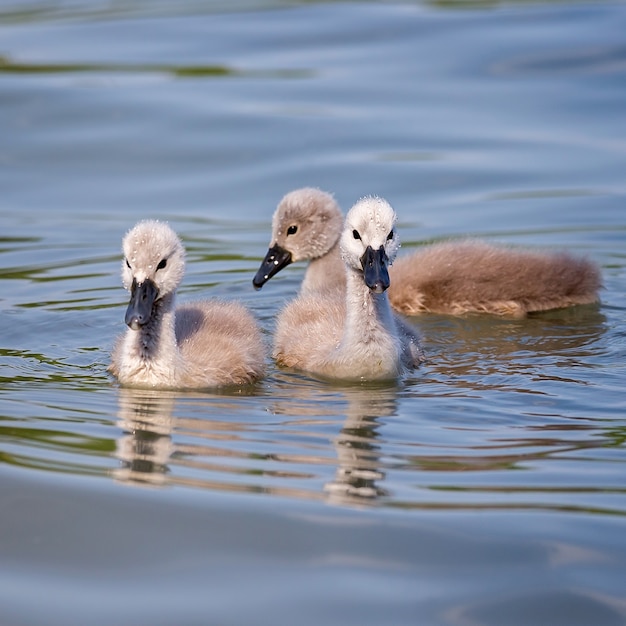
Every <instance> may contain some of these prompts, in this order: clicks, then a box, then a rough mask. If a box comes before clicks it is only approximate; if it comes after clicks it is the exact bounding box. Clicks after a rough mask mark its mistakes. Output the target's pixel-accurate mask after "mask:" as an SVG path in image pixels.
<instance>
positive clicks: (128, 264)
mask: <svg viewBox="0 0 626 626" xmlns="http://www.w3.org/2000/svg"><path fill="white" fill-rule="evenodd" d="M124 261H126V267H127V268H128V269H132V268H131V267H130V263H129V262H128V259H124Z"/></svg>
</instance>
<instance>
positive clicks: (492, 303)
mask: <svg viewBox="0 0 626 626" xmlns="http://www.w3.org/2000/svg"><path fill="white" fill-rule="evenodd" d="M340 224H341V209H340V208H339V205H338V204H337V203H336V202H335V200H334V198H333V197H332V195H330V194H328V193H326V192H324V191H321V190H319V189H313V188H303V189H297V190H295V191H292V192H290V193H288V194H287V195H286V196H285V197H284V198H283V199H282V200H281V202H280V203H279V205H278V207H277V209H276V212H275V213H274V217H273V220H272V243H271V247H270V249H269V251H268V253H267V255H266V257H265V259H264V261H263V263H262V264H261V267H260V268H259V270H258V272H257V274H256V276H255V277H254V280H253V284H254V286H255V288H256V289H260V288H261V287H262V286H263V285H264V284H265V282H267V281H268V280H269V279H270V278H271V277H272V276H274V275H275V274H276V273H278V272H279V271H280V270H281V269H282V268H283V267H286V266H287V265H289V264H290V263H292V262H295V261H307V260H308V261H310V262H309V266H308V268H307V271H306V273H305V277H304V280H303V283H302V287H301V290H300V293H303V294H304V293H308V292H311V291H319V290H321V289H329V288H330V289H344V288H345V276H344V275H343V267H342V264H341V262H340V252H339V236H340V233H341V226H340ZM389 274H390V277H391V286H390V287H389V290H388V295H389V301H390V302H391V306H392V307H393V308H394V309H396V310H397V311H399V312H401V313H404V314H405V315H418V314H420V313H427V312H430V313H446V314H452V315H461V314H464V313H490V314H494V315H508V316H513V317H524V316H525V315H526V314H527V313H531V312H536V311H547V310H550V309H558V308H563V307H569V306H573V305H577V304H590V303H593V302H597V300H598V290H599V289H600V287H601V278H600V271H599V269H598V267H597V266H596V265H595V264H594V263H592V262H591V261H589V260H587V259H584V258H580V257H575V256H572V255H571V254H568V253H565V252H555V253H545V252H532V251H522V250H515V249H510V248H505V247H503V246H494V245H491V244H488V243H485V242H481V241H475V240H466V241H450V242H445V243H439V244H433V245H430V246H427V247H425V248H423V249H421V250H418V251H416V252H414V253H412V254H410V255H406V256H403V257H400V258H399V259H397V260H396V262H395V264H394V266H393V267H392V268H390V270H389Z"/></svg>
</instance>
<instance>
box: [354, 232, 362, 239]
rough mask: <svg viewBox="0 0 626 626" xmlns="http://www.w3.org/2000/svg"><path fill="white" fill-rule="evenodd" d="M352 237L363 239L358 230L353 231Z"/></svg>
mask: <svg viewBox="0 0 626 626" xmlns="http://www.w3.org/2000/svg"><path fill="white" fill-rule="evenodd" d="M352 236H353V237H354V238H355V239H361V235H359V231H358V230H353V231H352Z"/></svg>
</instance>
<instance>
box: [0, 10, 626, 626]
mask: <svg viewBox="0 0 626 626" xmlns="http://www.w3.org/2000/svg"><path fill="white" fill-rule="evenodd" d="M624 32H626V4H625V3H623V2H606V3H603V2H554V3H551V2H545V3H541V2H539V3H534V2H533V3H505V2H503V3H495V2H494V3H473V4H472V3H445V2H430V3H421V2H404V3H402V2H397V3H380V2H351V3H342V2H319V3H318V2H307V3H290V2H272V1H267V2H266V1H260V2H229V3H221V2H200V1H197V2H192V1H184V2H178V3H169V2H168V3H165V2H154V3H142V2H131V1H130V0H127V1H124V2H116V3H109V2H93V3H91V2H89V3H87V2H80V1H78V2H71V3H69V2H68V3H52V2H50V3H47V2H37V3H34V2H33V3H31V2H20V3H17V2H7V1H4V2H0V57H1V58H0V109H1V111H2V115H0V136H1V137H2V141H1V142H0V188H1V189H2V194H1V197H0V337H1V341H0V366H1V369H0V377H1V380H0V394H1V397H2V405H1V406H2V410H1V413H0V459H1V460H2V461H3V462H2V464H0V493H1V498H2V500H1V501H2V512H1V513H0V563H1V565H0V618H1V619H0V621H2V623H6V624H20V625H21V624H29V625H31V624H32V625H37V624H46V625H53V624H59V625H64V626H66V625H67V624H79V623H80V624H93V625H99V624H112V623H114V624H119V625H122V624H137V623H145V624H163V625H165V624H173V623H176V624H188V625H192V624H249V623H252V622H255V623H262V624H264V623H267V624H295V623H297V624H303V625H307V624H311V625H313V624H315V625H318V624H322V623H323V624H353V623H354V624H356V623H358V624H382V623H388V624H398V625H400V624H446V625H447V624H450V625H463V626H465V625H475V624H480V625H490V624H493V625H500V624H504V623H506V624H508V625H516V624H523V625H526V624H567V625H568V626H570V625H576V624H585V625H587V624H602V625H613V624H616V625H617V624H623V623H624V622H625V621H626V604H625V603H624V593H623V589H624V585H623V581H624V579H625V577H626V541H625V540H624V536H625V532H624V531H625V529H626V488H625V486H624V485H625V481H624V476H625V469H626V467H625V463H626V453H625V452H626V450H625V445H626V444H625V440H626V421H625V402H624V382H625V375H626V371H625V366H624V361H625V359H624V356H625V353H626V333H625V331H624V328H625V326H624V321H625V317H626V316H625V312H626V296H625V294H626V269H625V266H626V254H625V252H624V250H625V246H624V243H625V242H626V218H625V215H626V213H625V212H624V204H625V197H626V188H625V185H624V171H626V123H625V118H624V115H623V112H624V110H625V108H624V107H625V106H626V80H625V79H626V76H625V74H626V52H625V51H626V47H625V45H624ZM305 185H307V186H318V187H321V188H323V189H326V190H329V191H331V192H333V193H334V194H335V195H336V197H337V199H338V200H339V202H340V203H341V205H342V206H343V207H344V208H346V209H347V208H348V207H349V206H350V205H351V204H352V203H353V202H355V201H356V200H357V199H358V198H359V197H360V196H362V195H365V194H368V193H375V194H379V195H381V196H384V197H386V198H387V199H388V200H389V201H390V202H391V204H392V205H393V206H394V207H395V209H396V210H397V212H398V214H399V217H400V225H399V230H400V235H401V238H402V241H403V248H402V250H401V253H402V252H404V253H406V252H408V251H411V250H413V249H416V248H418V247H420V246H423V245H427V244H428V243H430V242H433V241H439V240H444V239H449V238H456V237H464V236H468V235H469V236H478V237H484V238H486V239H488V240H491V241H498V242H502V243H506V244H509V245H512V246H524V247H527V248H531V249H544V248H547V249H569V250H572V251H574V252H575V253H577V254H582V255H585V256H588V257H589V258H591V259H593V260H594V261H596V262H597V263H598V264H599V265H600V266H601V268H602V274H603V280H604V284H605V287H604V289H603V291H602V294H601V295H602V301H601V303H600V304H599V305H592V306H586V307H577V308H574V309H570V310H564V311H555V312H551V313H545V314H541V315H535V316H532V317H530V318H529V319H525V320H502V319H494V318H488V317H481V316H469V317H464V318H454V317H448V316H436V315H429V316H422V317H419V318H412V319H411V320H410V321H411V323H412V324H413V325H414V326H415V327H416V329H417V330H418V331H419V332H420V333H421V334H422V335H423V338H424V346H425V349H426V352H427V355H428V359H427V362H426V363H425V364H424V366H423V367H422V368H421V369H420V370H419V371H417V372H415V373H414V374H412V375H411V376H409V377H407V378H406V379H404V380H402V381H399V382H398V384H396V385H372V384H368V385H350V386H345V385H330V384H327V383H324V382H321V381H317V380H315V379H312V378H310V377H307V376H304V375H301V374H296V373H293V372H289V371H282V370H279V369H278V368H276V366H275V365H274V364H273V363H272V362H271V360H269V359H268V376H267V378H266V379H264V380H263V381H262V382H260V383H259V384H258V385H256V386H254V387H253V388H250V389H245V390H241V391H239V392H237V391H234V392H233V391H228V392H226V391H224V392H219V391H215V392H213V393H210V392H203V393H179V392H159V391H137V390H135V391H133V390H125V389H120V388H119V387H118V386H117V385H116V384H115V382H114V381H113V380H111V378H110V377H109V375H108V373H107V371H106V367H107V365H108V362H109V353H110V349H111V346H112V344H113V341H114V339H115V337H116V336H117V335H118V334H119V333H120V332H122V331H123V329H124V325H123V315H124V306H125V304H124V301H125V297H126V294H125V292H124V291H123V289H122V287H121V284H120V279H119V268H120V261H121V258H120V246H121V239H122V236H123V235H124V233H125V232H126V231H127V230H128V229H129V228H130V227H131V226H132V225H133V224H134V223H135V222H136V221H137V220H139V219H143V218H148V217H149V218H158V219H164V220H168V221H169V222H170V223H171V224H172V226H173V227H174V228H175V229H176V230H177V231H178V232H179V233H180V235H181V237H182V239H183V241H184V243H185V246H186V248H187V251H188V267H187V273H186V276H185V280H184V284H183V287H182V288H181V293H180V297H181V300H187V299H192V298H198V297H210V296H216V297H225V298H236V299H238V300H241V301H243V302H244V303H245V304H247V305H248V306H249V307H250V308H251V309H252V310H253V312H254V313H255V315H256V316H257V317H258V318H259V320H260V323H261V325H262V328H263V330H264V332H265V333H266V336H267V340H268V343H269V342H270V341H271V333H272V329H273V324H274V320H275V317H276V315H277V314H278V311H279V310H280V307H281V306H282V304H283V303H284V302H285V301H286V300H287V299H288V298H290V297H291V296H292V295H293V294H295V292H296V291H297V289H298V285H299V281H300V280H301V277H302V273H303V271H304V268H303V267H302V266H298V265H294V266H291V267H290V268H288V269H286V270H285V271H283V272H282V273H281V274H280V275H278V276H277V277H275V278H274V279H273V280H272V281H270V282H269V283H268V284H267V285H266V286H265V287H264V288H263V289H262V290H261V291H259V292H255V291H254V290H253V289H252V285H251V280H252V277H253V276H254V273H255V272H256V269H257V267H258V265H259V263H260V261H261V259H262V257H263V256H264V253H265V251H266V249H267V245H268V243H269V226H270V220H271V215H272V212H273V210H274V208H275V206H276V204H277V203H278V201H279V200H280V198H281V197H282V195H283V194H285V193H286V192H288V191H290V190H291V189H294V188H297V187H299V186H305ZM35 599H36V601H35Z"/></svg>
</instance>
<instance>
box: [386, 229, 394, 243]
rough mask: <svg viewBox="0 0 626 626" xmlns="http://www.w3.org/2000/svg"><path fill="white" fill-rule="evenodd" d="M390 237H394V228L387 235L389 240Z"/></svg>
mask: <svg viewBox="0 0 626 626" xmlns="http://www.w3.org/2000/svg"><path fill="white" fill-rule="evenodd" d="M390 239H393V230H390V231H389V234H388V235H387V241H389V240H390Z"/></svg>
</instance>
